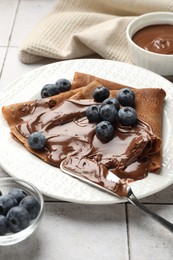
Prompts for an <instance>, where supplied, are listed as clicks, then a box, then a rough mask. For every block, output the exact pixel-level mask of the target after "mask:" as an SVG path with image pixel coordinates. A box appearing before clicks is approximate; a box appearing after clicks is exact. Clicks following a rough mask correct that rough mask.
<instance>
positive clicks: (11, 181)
mask: <svg viewBox="0 0 173 260" xmlns="http://www.w3.org/2000/svg"><path fill="white" fill-rule="evenodd" d="M12 188H20V189H22V190H24V191H25V192H26V193H27V195H31V196H34V197H35V198H36V199H37V200H38V202H39V203H40V211H39V213H38V215H37V217H36V218H35V219H33V220H31V221H30V224H29V226H28V227H27V228H25V229H24V230H22V231H19V232H17V233H7V234H5V235H1V236H0V246H7V245H12V244H16V243H18V242H20V241H22V240H24V239H25V238H27V237H28V236H30V235H31V234H32V233H33V232H34V231H35V230H36V228H37V227H38V226H39V224H40V221H41V219H42V216H43V211H44V200H43V196H42V194H41V193H40V192H39V190H38V189H37V188H36V187H35V186H34V185H32V184H31V183H29V182H27V181H24V180H21V179H18V178H11V177H6V178H0V191H1V193H2V194H6V193H8V192H9V191H10V190H11V189H12Z"/></svg>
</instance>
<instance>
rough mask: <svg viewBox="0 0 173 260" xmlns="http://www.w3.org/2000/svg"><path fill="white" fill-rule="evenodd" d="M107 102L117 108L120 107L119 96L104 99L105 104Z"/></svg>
mask: <svg viewBox="0 0 173 260" xmlns="http://www.w3.org/2000/svg"><path fill="white" fill-rule="evenodd" d="M106 104H108V105H114V106H115V108H116V109H117V110H119V109H120V103H119V101H118V99H117V98H106V99H105V100H104V101H103V105H106Z"/></svg>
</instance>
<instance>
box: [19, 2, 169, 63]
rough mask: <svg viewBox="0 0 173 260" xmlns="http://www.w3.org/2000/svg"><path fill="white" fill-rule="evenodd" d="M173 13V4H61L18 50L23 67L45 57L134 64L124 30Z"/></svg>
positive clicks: (59, 3) (57, 5) (43, 20)
mask: <svg viewBox="0 0 173 260" xmlns="http://www.w3.org/2000/svg"><path fill="white" fill-rule="evenodd" d="M155 11H173V1H172V0H164V1H163V0H153V1H151V0H106V1H105V0H58V1H57V3H56V6H55V7H54V9H53V10H52V11H51V12H50V13H49V14H48V15H47V16H46V17H44V18H43V19H42V20H41V21H40V22H39V24H38V25H36V27H35V28H33V31H31V33H30V34H29V35H28V36H27V38H26V39H25V41H24V42H23V44H22V45H21V46H20V49H19V59H20V60H21V61H22V62H23V63H36V62H39V61H40V60H41V59H42V58H43V57H47V58H53V59H56V60H67V59H75V58H82V57H88V56H90V55H93V54H96V55H98V56H99V57H101V58H104V59H113V60H118V61H123V62H131V61H130V57H129V55H128V50H127V43H126V36H125V30H126V27H127V25H128V23H129V22H130V21H131V20H132V19H134V17H136V16H138V15H140V14H143V13H148V12H155Z"/></svg>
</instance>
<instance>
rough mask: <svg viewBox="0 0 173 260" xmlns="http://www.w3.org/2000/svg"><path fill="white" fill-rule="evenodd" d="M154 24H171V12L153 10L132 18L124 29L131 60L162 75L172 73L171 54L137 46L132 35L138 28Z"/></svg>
mask: <svg viewBox="0 0 173 260" xmlns="http://www.w3.org/2000/svg"><path fill="white" fill-rule="evenodd" d="M156 24H170V25H173V13H172V12H153V13H147V14H144V15H140V16H138V17H137V18H135V19H134V20H132V21H131V22H130V23H129V25H128V26H127V29H126V38H127V42H128V47H129V53H130V56H131V59H132V62H133V63H134V64H135V65H137V66H140V67H143V68H146V69H148V70H151V71H153V72H155V73H157V74H160V75H162V76H171V75H173V54H158V53H154V52H151V51H148V50H145V49H143V48H141V47H139V46H138V45H137V44H136V43H134V41H133V40H132V37H133V36H134V34H135V33H136V32H137V31H139V30H140V29H142V28H144V27H147V26H150V25H156Z"/></svg>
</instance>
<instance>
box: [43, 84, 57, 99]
mask: <svg viewBox="0 0 173 260" xmlns="http://www.w3.org/2000/svg"><path fill="white" fill-rule="evenodd" d="M59 93H60V90H59V86H57V85H56V84H46V85H45V86H44V87H43V88H42V90H41V97H42V98H47V97H51V96H54V95H57V94H59Z"/></svg>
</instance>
